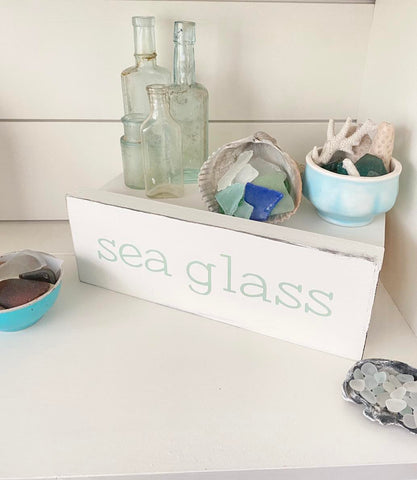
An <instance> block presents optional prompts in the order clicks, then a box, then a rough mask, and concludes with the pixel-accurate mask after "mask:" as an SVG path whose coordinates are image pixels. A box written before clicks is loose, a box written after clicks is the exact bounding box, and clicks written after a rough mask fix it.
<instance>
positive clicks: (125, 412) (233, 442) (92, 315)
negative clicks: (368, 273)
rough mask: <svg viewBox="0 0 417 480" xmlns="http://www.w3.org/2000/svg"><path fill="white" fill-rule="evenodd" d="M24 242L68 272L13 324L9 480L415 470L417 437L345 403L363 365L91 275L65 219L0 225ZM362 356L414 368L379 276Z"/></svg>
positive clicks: (8, 360) (7, 362) (1, 238)
mask: <svg viewBox="0 0 417 480" xmlns="http://www.w3.org/2000/svg"><path fill="white" fill-rule="evenodd" d="M51 232H52V233H51ZM23 238H25V241H23ZM20 248H36V249H40V250H44V251H49V252H50V253H59V255H60V256H61V257H62V258H63V259H64V261H65V263H64V271H65V275H64V283H63V288H62V291H61V293H60V296H59V298H58V301H57V303H56V305H55V306H54V307H53V308H52V310H51V311H50V312H49V313H48V314H47V315H46V316H45V317H44V318H43V319H42V320H41V321H40V322H39V323H37V324H36V325H34V326H33V327H31V328H29V329H27V330H24V331H21V332H17V333H12V334H10V333H9V334H6V333H2V334H0V365H1V368H0V385H1V393H0V425H1V428H0V478H1V479H6V478H7V479H9V478H13V479H17V478H19V479H20V478H25V477H31V478H34V477H36V478H46V477H61V476H74V477H81V476H94V475H106V476H111V475H123V474H124V475H129V474H131V475H133V476H131V477H129V478H131V479H134V478H145V477H147V475H144V474H146V473H160V474H161V478H167V479H168V478H178V479H180V478H181V479H182V478H186V479H195V478H197V477H198V478H199V477H200V475H199V474H198V473H196V474H194V475H191V474H190V475H189V476H188V475H187V476H184V475H179V476H178V477H177V476H176V475H174V476H170V475H169V474H174V473H178V472H208V471H212V472H217V473H213V474H212V475H210V476H209V478H215V479H216V480H217V479H227V480H229V479H232V478H233V479H237V478H242V479H249V478H251V480H252V479H253V478H256V479H258V478H259V479H265V480H266V479H268V480H269V479H272V478H274V479H276V478H278V479H287V478H288V479H289V478H291V479H295V478H297V479H298V478H309V479H315V478H320V479H327V478H338V479H344V478H348V477H349V476H351V475H352V474H354V477H355V478H356V479H361V478H374V477H373V476H374V475H378V476H379V477H381V478H384V479H385V478H395V479H399V478H413V476H415V475H413V474H416V473H417V448H416V441H417V439H416V437H415V436H413V435H411V434H409V433H408V432H406V431H405V430H403V429H400V428H396V427H382V426H380V425H378V424H375V423H371V422H370V421H368V420H366V419H365V418H364V417H363V416H362V414H361V409H360V407H359V406H357V405H354V404H349V403H347V402H345V401H344V400H343V399H342V397H341V384H342V381H343V379H344V377H345V374H346V372H347V370H348V369H349V368H350V367H351V365H352V362H351V361H349V360H346V359H343V358H339V357H335V356H331V355H328V354H324V353H321V352H318V351H313V350H309V349H306V348H303V347H299V346H296V345H293V344H290V343H286V342H283V341H279V340H276V339H273V338H269V337H265V336H262V335H258V334H255V333H252V332H249V331H246V330H242V329H238V328H235V327H231V326H228V325H225V324H222V323H218V322H215V321H212V320H208V319H205V318H201V317H197V316H195V315H191V314H188V313H184V312H181V311H178V310H172V309H169V308H166V307H163V306H160V305H156V304H152V303H148V302H145V301H142V300H138V299H136V298H132V297H128V296H124V295H120V294H117V293H113V292H110V291H107V290H103V289H100V288H97V287H94V286H91V285H86V284H81V283H80V282H79V281H78V279H77V272H76V265H75V260H74V257H73V255H72V253H71V247H70V239H69V229H68V226H67V224H66V223H65V222H56V223H55V222H54V223H51V222H28V223H14V222H4V223H0V251H1V252H3V253H5V252H7V251H12V250H16V249H20ZM365 356H366V357H387V358H395V359H397V360H402V361H405V362H407V363H410V364H412V365H414V366H416V365H417V338H416V337H415V336H414V335H413V334H412V332H411V330H410V329H409V327H408V325H407V324H406V323H405V322H404V320H403V319H402V317H401V315H400V314H399V312H398V310H397V309H396V307H395V306H394V304H393V303H392V301H391V299H390V297H389V295H388V293H387V292H386V291H385V289H384V288H383V287H382V286H380V287H379V289H378V293H377V298H376V304H375V307H374V312H373V319H372V323H371V328H370V330H369V334H368V340H367V345H366V350H365ZM300 375H302V376H303V378H304V380H303V382H301V381H300V379H299V376H300ZM302 383H303V384H302ZM318 385H320V387H318ZM381 464H383V465H391V466H386V467H381V466H380V465H381ZM371 465H374V467H371ZM378 465H379V466H378ZM311 468H314V470H310V469H311ZM382 468H383V469H382ZM298 469H301V470H298ZM304 469H308V470H304ZM381 469H382V470H381ZM245 470H265V471H263V472H256V473H255V472H250V473H247V472H246V473H245V472H244V471H245ZM222 471H227V472H228V473H221V472H222ZM234 471H239V472H240V473H238V474H237V473H232V472H234ZM378 472H379V473H378ZM162 473H165V474H166V475H162ZM371 473H372V475H371ZM140 474H143V475H144V476H143V477H142V476H141V475H140ZM201 475H202V476H203V477H204V475H203V474H201ZM367 475H368V476H367ZM369 475H370V476H369ZM206 476H208V475H206ZM152 478H155V477H152ZM158 478H159V477H158Z"/></svg>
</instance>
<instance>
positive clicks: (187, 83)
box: [170, 21, 208, 183]
mask: <svg viewBox="0 0 417 480" xmlns="http://www.w3.org/2000/svg"><path fill="white" fill-rule="evenodd" d="M194 43H195V23H194V22H185V21H177V22H175V24H174V44H175V47H174V84H173V85H171V88H170V108H171V114H172V116H173V117H174V119H175V120H176V121H177V122H178V123H179V124H180V126H181V133H182V152H183V165H184V182H185V183H196V182H197V177H198V173H199V171H200V167H201V165H202V164H203V163H204V162H205V161H206V160H207V156H208V92H207V89H206V88H205V87H204V86H203V85H201V83H197V82H196V81H195V61H194Z"/></svg>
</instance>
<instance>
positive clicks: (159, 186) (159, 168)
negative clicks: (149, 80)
mask: <svg viewBox="0 0 417 480" xmlns="http://www.w3.org/2000/svg"><path fill="white" fill-rule="evenodd" d="M146 90H147V92H148V95H149V104H150V110H151V111H150V114H149V116H148V117H147V118H146V120H145V121H144V122H143V123H142V126H141V128H140V134H141V137H142V151H143V159H144V168H145V193H146V195H147V196H148V197H154V198H173V197H182V196H183V195H184V177H183V165H182V145H181V127H180V126H179V125H178V123H177V122H176V121H175V120H174V119H173V118H172V116H171V113H170V110H169V96H168V87H167V86H166V85H148V86H147V87H146Z"/></svg>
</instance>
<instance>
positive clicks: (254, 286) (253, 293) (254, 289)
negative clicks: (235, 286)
mask: <svg viewBox="0 0 417 480" xmlns="http://www.w3.org/2000/svg"><path fill="white" fill-rule="evenodd" d="M249 276H252V277H255V279H256V280H259V283H252V282H247V283H242V285H241V286H240V291H241V292H242V295H244V296H245V297H262V300H263V301H264V302H269V303H270V302H271V300H268V299H267V298H266V295H267V288H266V283H265V280H264V279H263V278H262V277H261V276H260V275H257V274H256V273H245V274H244V275H242V277H243V278H247V277H249ZM247 288H249V292H248V291H247Z"/></svg>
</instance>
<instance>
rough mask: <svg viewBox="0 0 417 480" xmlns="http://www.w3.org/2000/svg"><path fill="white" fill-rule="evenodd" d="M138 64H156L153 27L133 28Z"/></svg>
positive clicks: (136, 26)
mask: <svg viewBox="0 0 417 480" xmlns="http://www.w3.org/2000/svg"><path fill="white" fill-rule="evenodd" d="M133 35H134V41H135V58H136V63H137V64H138V65H139V64H142V63H148V62H153V63H155V58H156V48H155V28H154V27H153V26H146V27H144V26H138V25H134V26H133Z"/></svg>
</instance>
